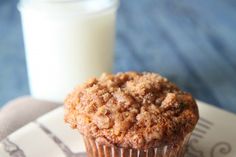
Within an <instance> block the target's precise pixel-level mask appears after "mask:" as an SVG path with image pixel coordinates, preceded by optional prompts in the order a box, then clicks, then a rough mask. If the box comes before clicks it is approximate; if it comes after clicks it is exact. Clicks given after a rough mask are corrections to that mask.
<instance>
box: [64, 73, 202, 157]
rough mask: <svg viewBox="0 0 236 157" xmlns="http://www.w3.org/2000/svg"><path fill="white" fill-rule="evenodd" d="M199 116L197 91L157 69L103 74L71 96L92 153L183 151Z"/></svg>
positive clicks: (72, 118)
mask: <svg viewBox="0 0 236 157" xmlns="http://www.w3.org/2000/svg"><path fill="white" fill-rule="evenodd" d="M198 118H199V114H198V108H197V104H196V102H195V100H194V98H193V97H192V96H191V94H189V93H186V92H184V91H181V90H180V89H179V88H178V87H177V86H176V85H175V84H173V83H171V82H169V81H168V80H167V79H166V78H164V77H162V76H160V75H159V74H156V73H146V72H144V73H136V72H126V73H118V74H114V75H112V74H103V75H102V76H100V77H99V78H92V79H90V80H88V81H87V82H85V83H84V84H81V85H79V86H78V87H76V88H75V89H74V91H72V92H71V93H70V94H69V95H68V97H67V98H66V100H65V116H64V119H65V122H66V123H69V124H70V126H71V127H72V128H74V129H77V130H78V131H79V132H80V133H81V134H82V135H83V137H84V142H85V146H86V149H87V155H88V157H182V156H183V154H184V151H185V149H186V145H187V142H188V140H189V137H190V135H191V132H192V131H193V129H194V127H195V125H196V123H197V121H198Z"/></svg>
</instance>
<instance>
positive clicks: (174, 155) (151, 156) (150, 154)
mask: <svg viewBox="0 0 236 157" xmlns="http://www.w3.org/2000/svg"><path fill="white" fill-rule="evenodd" d="M190 136H191V134H188V135H187V136H186V137H185V138H184V140H183V141H180V142H179V143H178V144H173V145H166V146H163V147H157V148H149V149H146V150H139V149H129V148H120V147H117V146H106V145H100V144H98V143H97V142H96V141H95V140H94V139H92V138H89V137H85V136H84V142H85V146H86V150H87V156H88V157H183V156H184V153H185V150H186V147H187V144H188V141H189V138H190Z"/></svg>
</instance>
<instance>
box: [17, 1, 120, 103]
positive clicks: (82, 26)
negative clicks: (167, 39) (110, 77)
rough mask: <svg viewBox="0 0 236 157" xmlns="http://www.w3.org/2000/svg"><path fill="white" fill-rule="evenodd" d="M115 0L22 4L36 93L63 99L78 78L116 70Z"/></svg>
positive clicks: (24, 30)
mask: <svg viewBox="0 0 236 157" xmlns="http://www.w3.org/2000/svg"><path fill="white" fill-rule="evenodd" d="M116 7H117V4H116V2H114V0H113V1H112V0H84V1H81V0H71V1H68V0H67V1H65V0H64V1H53V0H28V1H23V2H21V3H20V4H19V9H20V11H21V17H22V25H23V34H24V42H25V51H26V60H27V69H28V77H29V85H30V91H31V94H32V95H33V96H34V97H36V98H39V99H46V100H52V101H56V102H63V100H64V99H65V97H66V95H67V94H68V92H69V91H71V90H72V89H73V88H74V87H75V86H76V85H77V84H79V83H81V82H83V81H85V80H86V79H88V78H90V77H94V76H98V75H100V74H101V73H103V72H111V70H112V63H113V47H114V35H115V15H116Z"/></svg>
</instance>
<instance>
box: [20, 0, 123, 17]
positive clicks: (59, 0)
mask: <svg viewBox="0 0 236 157" xmlns="http://www.w3.org/2000/svg"><path fill="white" fill-rule="evenodd" d="M27 1H28V2H27ZM30 1H36V2H37V4H38V5H39V4H40V5H45V4H47V5H56V4H76V3H93V2H97V3H98V2H99V1H101V2H104V1H107V2H108V1H109V3H110V4H108V5H105V6H104V7H101V8H100V9H96V10H93V11H84V12H80V13H77V14H81V15H91V14H95V13H102V12H105V11H108V10H110V9H115V10H117V9H118V7H119V5H120V0H53V1H50V0H42V1H37V0H20V1H19V2H18V4H17V9H18V10H19V11H20V12H22V11H23V10H24V9H25V8H26V7H29V10H30V9H32V8H30V5H32V4H30ZM27 3H29V4H27ZM37 4H33V5H37ZM51 7H52V8H53V7H54V6H51ZM54 11H56V10H54ZM57 11H60V10H57ZM52 12H53V11H52Z"/></svg>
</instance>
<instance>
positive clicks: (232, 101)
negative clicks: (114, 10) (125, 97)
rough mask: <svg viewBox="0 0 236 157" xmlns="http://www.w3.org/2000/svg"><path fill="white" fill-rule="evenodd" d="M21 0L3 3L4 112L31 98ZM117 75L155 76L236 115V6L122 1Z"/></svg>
mask: <svg viewBox="0 0 236 157" xmlns="http://www.w3.org/2000/svg"><path fill="white" fill-rule="evenodd" d="M16 4H17V1H16V0H0V106H1V105H3V104H4V103H5V102H6V101H8V100H10V99H12V98H15V97H17V96H20V95H25V94H28V93H29V90H28V84H27V74H26V73H27V71H26V65H25V58H24V47H23V39H22V32H21V23H20V15H19V12H18V11H17V9H16ZM115 52H116V56H115V65H114V71H115V72H117V71H127V70H136V71H154V72H159V73H161V74H162V75H164V76H166V77H168V78H169V79H170V80H172V81H174V82H175V83H177V84H178V85H179V86H180V87H182V88H183V89H185V90H187V91H189V92H191V93H193V95H194V96H195V97H196V98H197V99H200V100H203V101H206V102H208V103H212V104H213V105H216V106H218V107H221V108H224V109H226V110H228V111H231V112H235V113H236V1H235V0H197V1H196V0H121V6H120V8H119V11H118V19H117V43H116V49H115Z"/></svg>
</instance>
